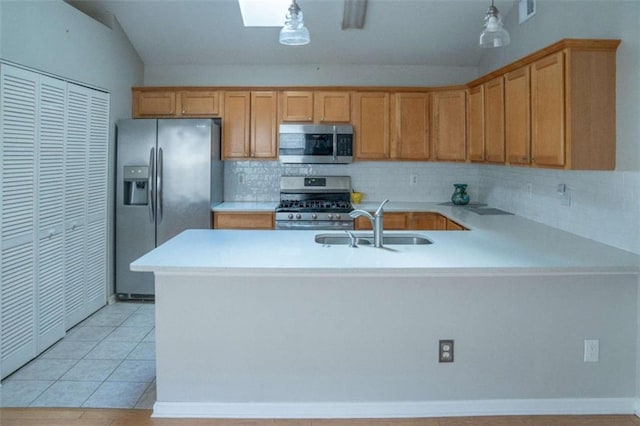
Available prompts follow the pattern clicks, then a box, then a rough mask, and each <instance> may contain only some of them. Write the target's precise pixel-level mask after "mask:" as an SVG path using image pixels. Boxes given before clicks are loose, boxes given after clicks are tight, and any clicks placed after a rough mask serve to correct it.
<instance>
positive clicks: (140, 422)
mask: <svg viewBox="0 0 640 426" xmlns="http://www.w3.org/2000/svg"><path fill="white" fill-rule="evenodd" d="M0 425H2V426H640V419H639V418H638V417H636V416H633V415H615V416H613V415H611V416H486V417H447V418H425V419H291V420H289V419H286V420H280V419H155V418H151V410H118V409H82V408H1V409H0Z"/></svg>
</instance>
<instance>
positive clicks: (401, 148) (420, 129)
mask: <svg viewBox="0 0 640 426" xmlns="http://www.w3.org/2000/svg"><path fill="white" fill-rule="evenodd" d="M394 119H395V120H394V121H395V126H394V127H395V132H394V143H393V145H392V149H391V151H392V153H391V157H392V158H398V159H401V160H428V159H429V157H430V155H431V144H430V143H429V95H428V94H426V93H398V94H396V95H395V115H394Z"/></svg>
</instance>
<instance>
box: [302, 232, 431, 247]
mask: <svg viewBox="0 0 640 426" xmlns="http://www.w3.org/2000/svg"><path fill="white" fill-rule="evenodd" d="M353 236H354V237H355V240H356V245H359V246H373V234H371V233H364V234H363V233H353ZM315 241H316V243H318V244H327V245H332V244H336V245H349V244H350V243H351V238H350V237H349V235H347V234H346V233H344V234H338V233H332V234H317V235H316V238H315ZM382 244H383V245H389V246H393V245H412V246H415V245H424V244H433V241H431V240H430V239H428V238H427V237H425V236H423V235H419V234H385V235H383V236H382Z"/></svg>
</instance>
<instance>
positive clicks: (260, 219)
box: [213, 212, 274, 229]
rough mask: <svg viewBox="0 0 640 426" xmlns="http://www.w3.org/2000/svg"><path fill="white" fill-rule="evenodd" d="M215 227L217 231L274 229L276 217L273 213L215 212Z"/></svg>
mask: <svg viewBox="0 0 640 426" xmlns="http://www.w3.org/2000/svg"><path fill="white" fill-rule="evenodd" d="M213 227H214V228H216V229H273V228H274V215H273V213H271V212H229V213H219V212H215V213H214V214H213Z"/></svg>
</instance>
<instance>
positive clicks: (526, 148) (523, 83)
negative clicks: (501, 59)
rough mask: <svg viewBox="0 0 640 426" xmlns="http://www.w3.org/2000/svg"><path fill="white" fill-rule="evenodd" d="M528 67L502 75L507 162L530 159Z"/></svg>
mask: <svg viewBox="0 0 640 426" xmlns="http://www.w3.org/2000/svg"><path fill="white" fill-rule="evenodd" d="M529 80H530V78H529V67H528V66H527V67H523V68H521V69H519V70H516V71H513V72H510V73H508V74H506V75H505V77H504V112H505V129H504V130H505V144H506V148H507V162H508V163H509V164H529V163H530V161H531V139H530V135H531V133H530V123H531V106H530V105H531V104H530V96H529V93H530V88H529Z"/></svg>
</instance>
